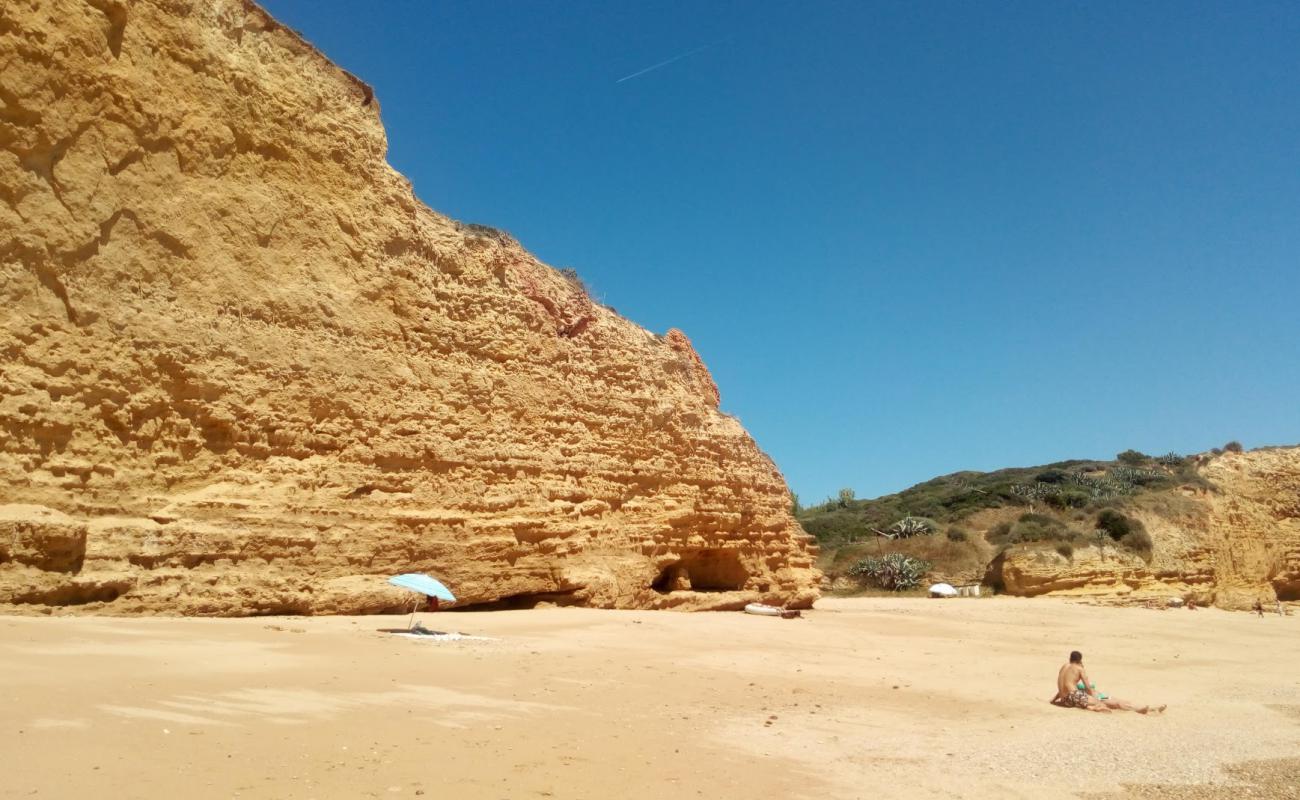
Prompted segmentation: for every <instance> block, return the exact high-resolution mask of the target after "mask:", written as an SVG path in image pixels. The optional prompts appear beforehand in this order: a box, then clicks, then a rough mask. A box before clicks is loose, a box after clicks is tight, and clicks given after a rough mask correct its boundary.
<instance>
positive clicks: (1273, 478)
mask: <svg viewBox="0 0 1300 800" xmlns="http://www.w3.org/2000/svg"><path fill="white" fill-rule="evenodd" d="M1202 460H1203V463H1202V465H1201V467H1200V473H1201V475H1202V476H1203V477H1204V478H1206V479H1207V480H1209V481H1210V482H1211V483H1212V484H1213V485H1214V489H1213V490H1204V489H1193V488H1190V487H1185V488H1184V489H1182V490H1180V492H1179V493H1178V494H1176V495H1173V496H1167V497H1161V496H1156V497H1154V498H1150V499H1149V502H1147V503H1146V504H1145V505H1140V506H1138V507H1137V508H1136V509H1134V510H1133V513H1134V516H1136V517H1137V518H1138V519H1140V520H1141V521H1142V522H1143V524H1144V525H1145V526H1146V528H1147V530H1148V532H1150V534H1151V538H1152V540H1153V542H1154V544H1155V546H1154V548H1153V550H1152V553H1151V557H1150V559H1143V558H1140V557H1138V556H1137V555H1135V554H1133V553H1131V552H1128V551H1125V550H1122V549H1119V548H1116V547H1113V546H1105V547H1102V548H1098V547H1095V546H1094V547H1086V548H1077V547H1076V548H1075V549H1074V552H1073V554H1072V555H1070V556H1068V557H1067V556H1064V555H1061V554H1060V553H1057V552H1055V551H1054V550H1053V549H1052V548H1051V547H1050V546H1018V547H1015V548H1012V549H1011V550H1009V551H1007V552H1006V553H1004V554H1002V555H1000V556H998V558H997V559H996V560H995V561H994V562H993V564H992V565H991V567H990V570H989V577H988V580H989V582H990V583H994V584H996V585H998V586H1000V587H1001V588H1002V589H1003V590H1004V591H1006V592H1007V593H1008V594H1014V595H1020V596H1036V595H1043V594H1057V595H1067V596H1076V597H1089V598H1094V599H1097V600H1100V601H1107V602H1125V603H1135V602H1147V601H1151V600H1164V599H1167V598H1170V597H1180V598H1184V599H1194V600H1196V601H1197V602H1199V603H1201V604H1203V605H1204V604H1214V605H1217V606H1219V607H1221V608H1229V609H1245V608H1250V607H1251V606H1252V605H1253V604H1254V603H1255V602H1256V601H1263V602H1265V603H1270V604H1271V603H1273V602H1275V601H1277V600H1281V601H1283V602H1293V601H1300V448H1276V449H1262V450H1255V451H1252V452H1249V453H1231V452H1229V453H1224V454H1222V455H1218V456H1214V457H1204V458H1203V459H1202Z"/></svg>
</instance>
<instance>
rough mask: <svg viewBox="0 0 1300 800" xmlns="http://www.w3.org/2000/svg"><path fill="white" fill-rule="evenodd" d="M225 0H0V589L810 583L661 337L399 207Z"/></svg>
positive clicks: (199, 599) (622, 592)
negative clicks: (434, 582)
mask: <svg viewBox="0 0 1300 800" xmlns="http://www.w3.org/2000/svg"><path fill="white" fill-rule="evenodd" d="M385 149H386V142H385V138H384V131H383V128H382V126H381V124H380V121H379V108H378V103H377V101H376V99H375V98H374V96H373V94H372V92H371V90H370V89H369V88H368V87H367V86H365V85H364V84H362V83H361V82H360V81H358V80H357V79H355V78H353V77H352V76H350V75H348V74H347V73H345V72H343V71H342V70H340V69H338V68H337V67H336V66H334V65H332V64H331V63H329V62H328V61H327V60H326V59H325V58H324V57H323V56H321V55H320V54H319V53H318V52H317V51H315V50H314V49H313V48H312V47H311V46H310V45H308V44H307V43H305V42H304V41H302V40H301V39H300V38H299V37H298V36H296V35H295V34H294V33H292V32H291V31H288V30H286V29H284V28H283V27H281V26H279V25H278V24H277V23H275V21H274V20H272V19H271V18H270V17H268V16H267V15H266V14H265V13H264V12H263V11H262V10H261V9H259V8H258V7H256V6H255V5H252V4H251V3H245V2H239V0H138V1H137V2H131V3H125V2H120V0H94V1H93V2H87V1H85V0H9V1H8V2H5V3H4V4H3V5H0V370H2V372H0V439H2V441H0V607H3V608H4V609H5V610H15V609H28V610H32V609H36V610H40V609H49V608H50V607H62V608H75V609H80V610H89V611H98V612H110V613H118V612H120V613H148V612H162V613H186V614H253V613H276V612H303V613H329V612H364V611H374V610H379V609H385V608H392V607H394V605H395V604H396V603H398V602H399V601H400V600H401V599H402V596H401V595H400V594H396V593H394V592H393V591H389V590H387V589H386V588H385V586H384V583H383V580H382V577H383V576H385V575H388V574H391V573H394V572H399V571H407V570H414V571H428V572H431V573H434V574H437V575H439V576H441V577H443V578H444V579H446V580H447V582H448V583H450V584H451V585H452V586H453V587H454V588H455V590H456V591H457V592H458V594H459V595H461V597H462V598H463V599H464V600H465V601H467V602H470V603H484V602H492V601H509V600H510V599H512V598H514V599H522V600H524V601H533V600H537V599H550V600H555V601H558V602H575V603H584V604H589V605H597V606H607V607H687V608H725V607H735V606H738V605H740V604H743V603H744V602H746V601H749V600H762V601H765V602H773V603H790V604H792V605H795V606H807V605H809V604H811V602H812V601H813V599H814V598H815V596H816V588H815V587H816V586H817V583H818V578H819V575H818V573H817V572H816V570H815V569H814V568H813V565H812V550H813V549H814V548H813V547H812V546H811V545H810V543H809V541H808V539H807V537H806V536H805V535H804V534H803V532H802V531H801V529H800V528H799V527H798V525H797V524H796V523H795V522H794V520H793V519H792V517H791V516H790V514H789V505H790V503H789V499H790V498H789V494H788V491H787V488H786V486H785V482H784V480H783V478H782V477H781V475H780V473H779V472H778V470H777V469H776V468H775V466H774V465H773V464H772V462H771V461H770V460H769V459H768V458H767V457H766V456H765V455H764V454H763V453H762V452H760V451H759V450H758V448H757V447H756V446H755V444H754V442H753V441H752V440H751V439H750V438H749V436H748V435H747V434H746V433H745V431H744V430H743V428H742V427H741V425H740V424H739V423H738V422H737V421H736V420H735V419H733V418H731V417H729V416H727V415H725V414H722V413H720V412H719V411H718V410H717V404H718V395H717V389H716V387H715V386H714V384H713V381H712V379H711V378H710V377H709V374H708V371H707V369H705V368H704V366H703V363H702V362H701V361H700V359H699V357H698V356H697V355H696V353H695V351H694V349H693V348H692V347H691V345H690V342H689V340H687V338H686V337H685V336H684V335H682V334H680V333H678V332H672V333H669V334H668V335H667V336H665V337H662V338H661V337H658V336H655V335H653V334H652V333H650V332H648V331H646V330H644V329H642V328H640V327H638V326H637V325H635V324H633V323H631V322H628V321H626V320H624V319H622V318H620V317H618V316H617V315H616V314H614V313H613V312H612V311H611V310H609V309H607V308H604V307H602V306H600V305H598V304H596V303H593V302H592V301H591V299H590V298H589V297H588V296H587V293H586V291H585V289H584V288H583V287H582V286H581V284H580V283H579V282H576V281H573V280H571V279H570V278H568V277H566V276H565V275H562V274H560V273H558V272H556V271H555V270H552V269H551V268H549V267H547V266H545V265H543V264H541V263H539V262H538V261H537V260H536V259H534V258H533V257H532V256H531V255H529V254H528V253H527V252H525V251H524V250H523V249H521V248H520V247H519V246H518V245H517V244H516V243H515V242H514V241H513V240H511V239H510V238H509V237H507V236H505V235H502V234H499V233H497V232H495V231H493V230H491V229H486V228H481V227H478V226H462V225H458V224H457V223H455V222H453V221H451V220H448V219H446V218H444V217H442V216H440V215H438V214H436V213H434V212H432V211H430V210H429V209H427V208H425V207H424V206H423V205H421V204H420V203H419V202H418V201H417V200H416V199H415V198H414V196H413V195H412V192H411V189H410V187H409V186H408V185H407V183H406V182H405V180H404V179H403V178H402V177H401V176H400V175H398V174H396V173H395V172H394V171H392V169H391V168H390V167H389V166H388V165H387V163H386V162H385V158H384V156H385Z"/></svg>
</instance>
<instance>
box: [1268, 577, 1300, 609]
mask: <svg viewBox="0 0 1300 800" xmlns="http://www.w3.org/2000/svg"><path fill="white" fill-rule="evenodd" d="M1273 592H1274V593H1275V594H1276V595H1277V599H1278V600H1280V601H1282V602H1283V603H1292V602H1295V601H1297V600H1300V576H1298V577H1297V578H1296V579H1295V580H1291V581H1285V580H1274V581H1273Z"/></svg>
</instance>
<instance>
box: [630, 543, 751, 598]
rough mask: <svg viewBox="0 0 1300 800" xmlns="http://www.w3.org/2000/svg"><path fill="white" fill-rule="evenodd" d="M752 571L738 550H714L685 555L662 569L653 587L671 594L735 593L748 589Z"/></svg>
mask: <svg viewBox="0 0 1300 800" xmlns="http://www.w3.org/2000/svg"><path fill="white" fill-rule="evenodd" d="M748 580H749V572H748V570H746V569H745V565H744V564H742V563H741V562H740V553H739V552H738V551H736V550H727V549H722V548H715V549H710V550H697V551H694V552H691V553H685V554H683V555H682V557H681V558H679V559H677V560H676V561H674V562H672V563H671V564H668V565H666V566H664V567H663V569H661V570H660V571H659V575H658V577H656V578H655V580H654V582H653V583H652V584H650V588H652V589H654V590H655V591H656V592H659V593H661V594H666V593H668V592H671V591H694V592H733V591H736V590H738V589H743V588H745V582H746V581H748Z"/></svg>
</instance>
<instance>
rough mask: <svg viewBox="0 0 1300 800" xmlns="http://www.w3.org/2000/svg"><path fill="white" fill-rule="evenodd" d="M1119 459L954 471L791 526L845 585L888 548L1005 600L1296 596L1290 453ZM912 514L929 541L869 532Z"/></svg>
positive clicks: (831, 505) (1298, 519) (1242, 603)
mask: <svg viewBox="0 0 1300 800" xmlns="http://www.w3.org/2000/svg"><path fill="white" fill-rule="evenodd" d="M1125 455H1126V457H1127V462H1128V463H1125V462H1122V461H1114V462H1093V461H1067V462H1061V463H1058V464H1050V465H1046V466H1042V467H1031V468H1023V469H1010V470H1001V471H998V472H992V473H974V472H966V473H957V474H955V475H949V476H945V477H942V478H936V479H934V480H932V481H927V482H926V483H923V484H918V485H917V486H914V487H912V488H911V489H908V490H906V491H904V492H900V493H899V494H896V495H888V496H886V497H882V498H879V499H876V500H865V501H856V500H847V499H846V500H845V501H843V502H841V501H831V502H828V503H826V504H824V505H821V506H816V507H813V508H810V509H808V510H806V511H804V512H803V513H802V514H801V519H802V522H803V524H804V526H805V527H806V528H807V529H808V530H809V531H810V532H813V533H815V534H817V535H818V536H819V538H821V539H822V540H823V543H824V545H825V546H826V547H827V564H826V566H827V570H828V573H829V574H831V575H832V577H836V576H838V581H837V583H838V586H839V587H840V588H843V589H851V588H852V586H853V583H852V582H851V581H848V580H847V579H846V577H845V574H846V572H847V568H848V567H849V566H850V565H851V564H853V563H855V562H856V561H857V560H858V559H859V558H862V557H866V556H870V555H875V554H878V553H881V552H887V551H890V550H896V551H899V552H908V553H913V554H915V555H918V556H919V557H922V558H927V559H929V560H931V561H932V562H933V563H934V564H935V572H934V574H933V575H932V577H941V578H946V579H950V580H953V581H960V582H983V583H985V584H987V585H990V586H991V587H994V588H996V589H997V590H999V591H1002V592H1005V593H1007V594H1012V595H1020V596H1036V595H1044V594H1052V595H1067V596H1079V597H1090V598H1095V599H1097V600H1100V601H1105V602H1119V603H1140V602H1147V601H1150V600H1164V599H1168V598H1172V597H1180V598H1184V599H1194V600H1196V601H1197V602H1200V603H1202V604H1213V605H1217V606H1220V607H1222V608H1230V609H1242V608H1249V607H1250V606H1252V605H1253V604H1254V603H1255V602H1256V601H1257V600H1259V601H1264V602H1267V603H1272V602H1273V601H1275V600H1282V601H1285V602H1294V601H1300V448H1268V449H1260V450H1254V451H1251V452H1234V451H1229V452H1222V453H1214V454H1211V453H1206V454H1202V455H1199V456H1192V457H1187V458H1182V457H1178V456H1172V455H1171V456H1165V457H1160V458H1149V457H1145V456H1142V455H1141V454H1138V453H1130V454H1125ZM909 516H911V517H913V518H923V519H926V520H929V521H930V522H932V523H933V528H934V532H933V533H932V534H929V535H927V536H920V537H915V538H912V539H894V540H891V539H887V538H885V537H883V536H881V535H880V534H878V533H877V532H876V531H881V532H883V533H884V534H890V533H891V529H890V527H889V526H890V524H891V523H892V522H894V521H896V520H898V519H901V518H904V517H909Z"/></svg>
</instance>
